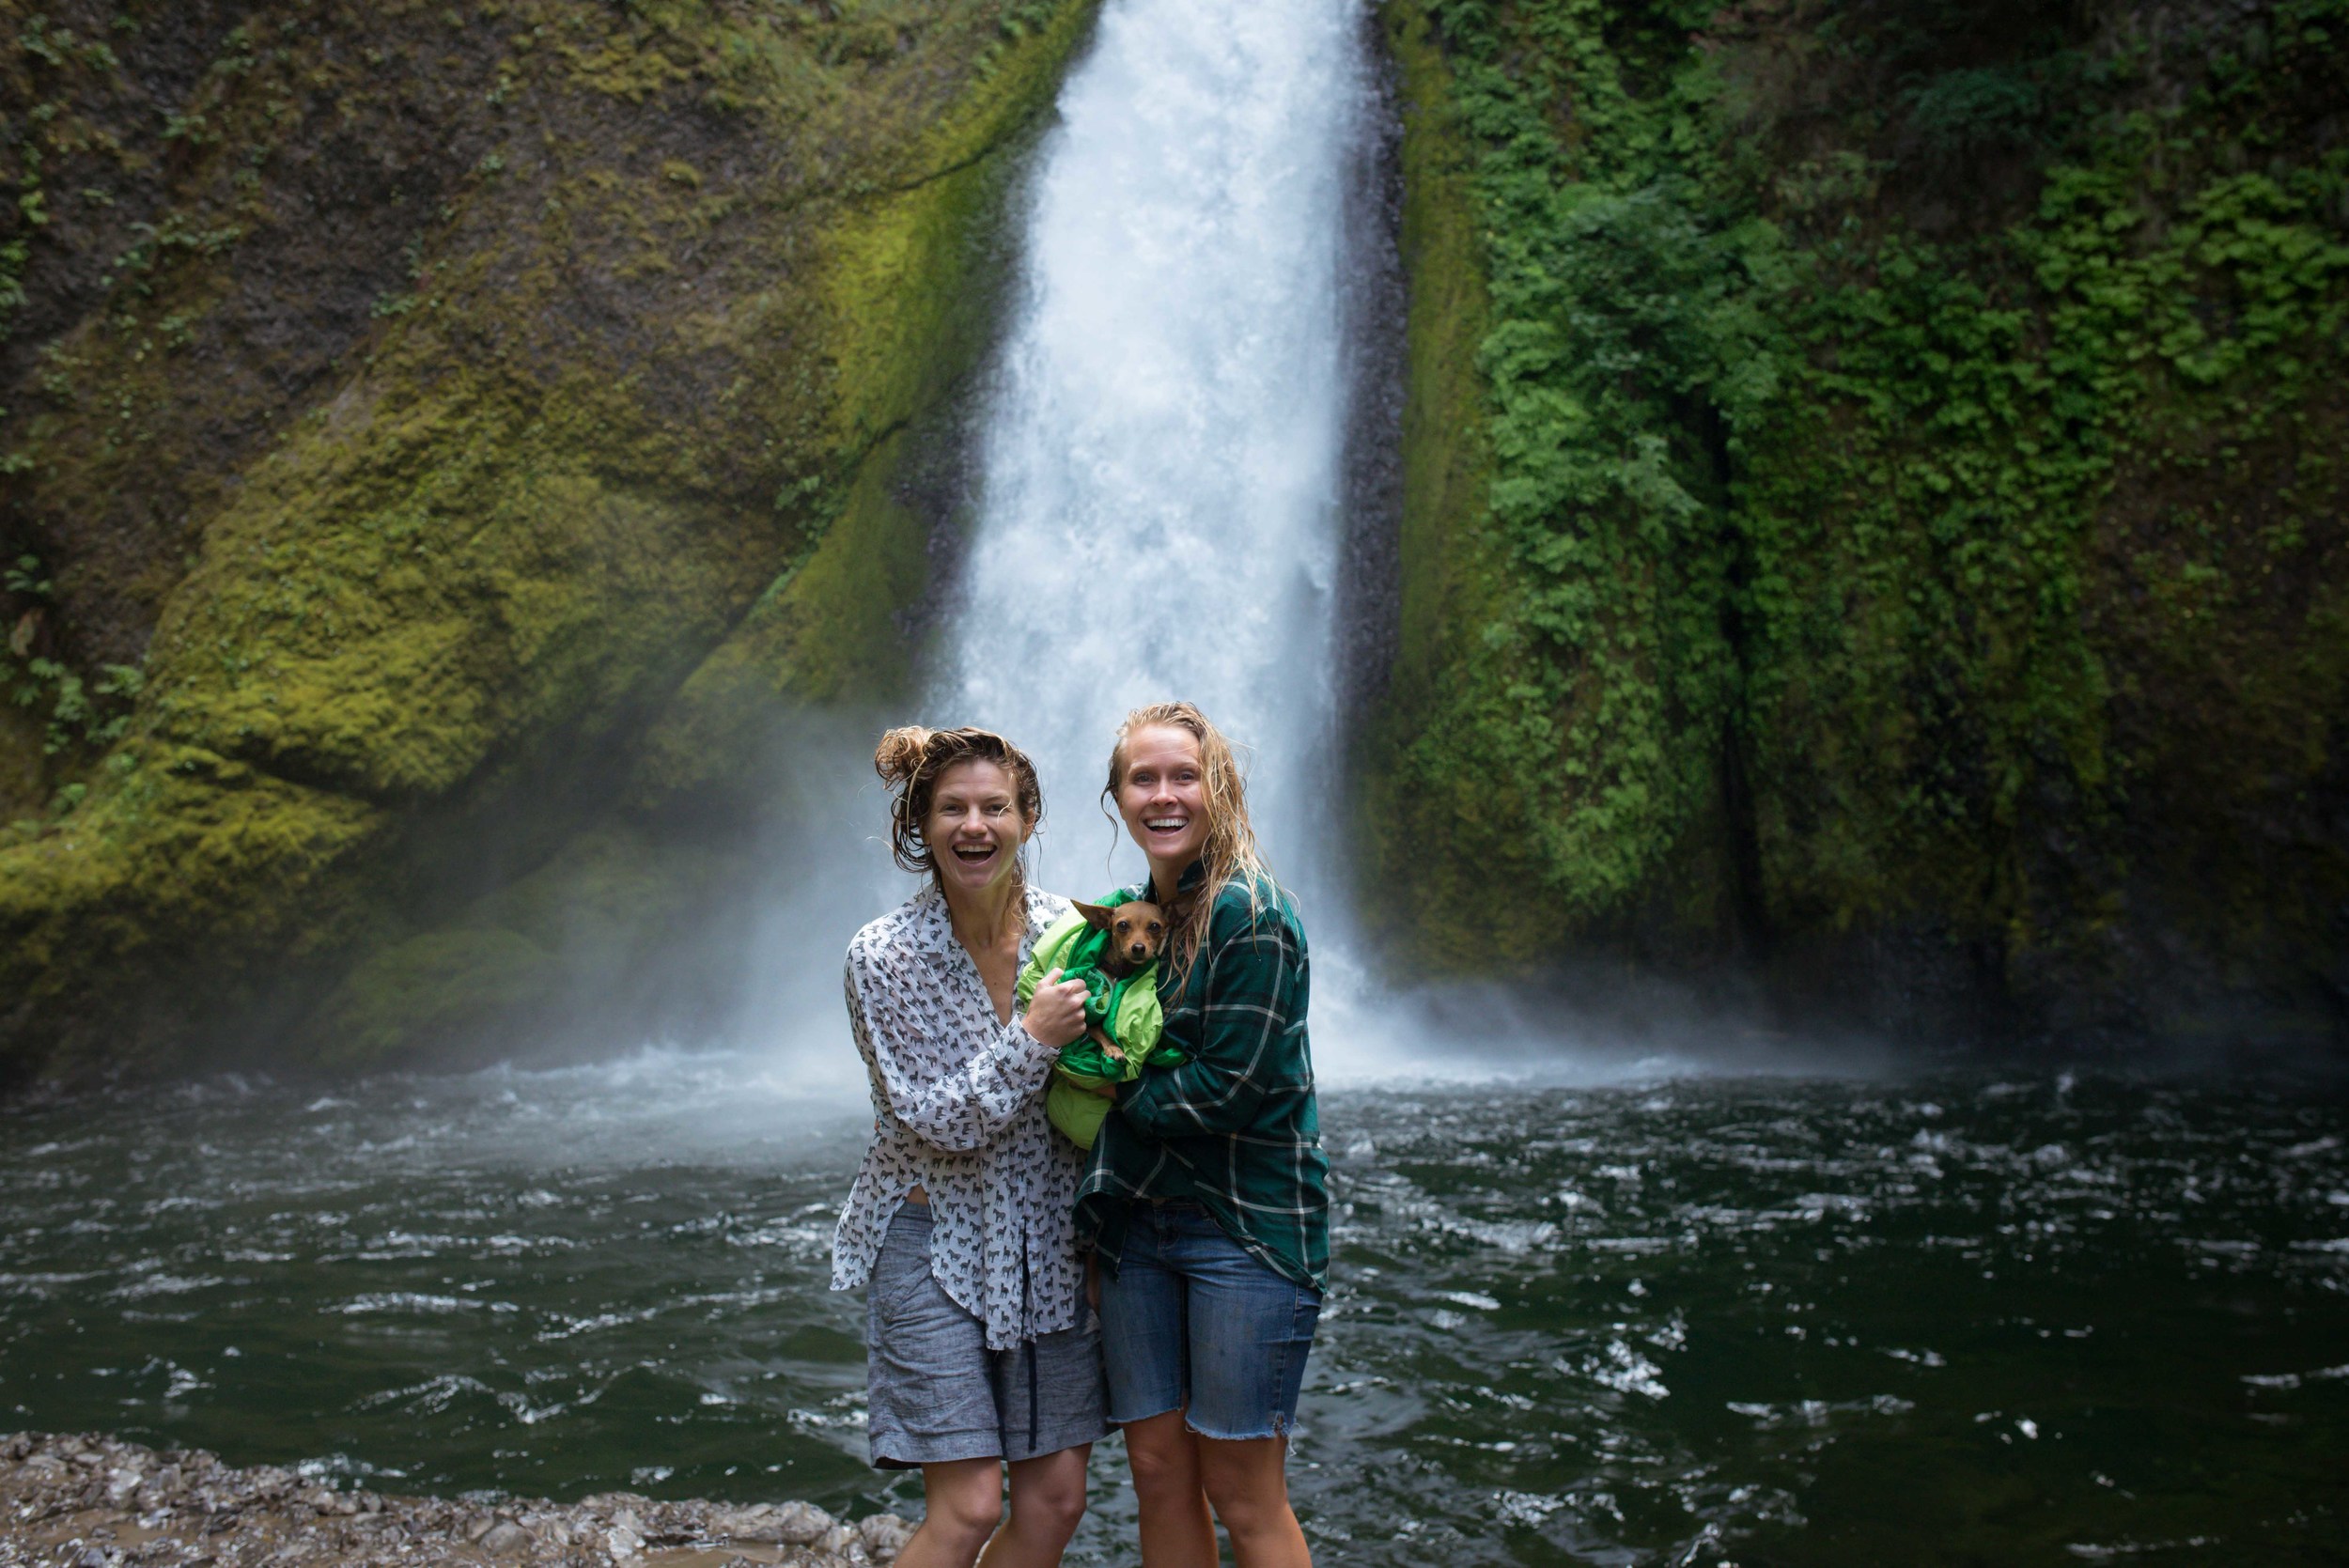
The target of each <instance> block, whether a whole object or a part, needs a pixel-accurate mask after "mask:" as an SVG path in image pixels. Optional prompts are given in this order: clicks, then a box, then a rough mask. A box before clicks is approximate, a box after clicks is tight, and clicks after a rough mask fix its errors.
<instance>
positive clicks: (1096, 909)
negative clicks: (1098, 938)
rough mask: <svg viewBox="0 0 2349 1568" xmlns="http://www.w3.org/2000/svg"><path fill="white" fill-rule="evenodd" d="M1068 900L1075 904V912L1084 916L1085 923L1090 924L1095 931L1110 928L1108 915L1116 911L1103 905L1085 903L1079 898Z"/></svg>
mask: <svg viewBox="0 0 2349 1568" xmlns="http://www.w3.org/2000/svg"><path fill="white" fill-rule="evenodd" d="M1069 902H1070V903H1071V904H1074V905H1076V907H1077V912H1078V913H1079V914H1081V915H1082V916H1084V917H1085V922H1086V924H1089V925H1091V926H1092V927H1093V928H1094V929H1095V930H1096V931H1106V930H1108V929H1109V928H1110V917H1111V916H1112V915H1113V914H1114V913H1116V911H1115V910H1113V909H1111V908H1107V907H1106V906H1104V905H1100V904H1087V903H1085V902H1083V901H1082V900H1081V899H1074V898H1072V899H1070V900H1069Z"/></svg>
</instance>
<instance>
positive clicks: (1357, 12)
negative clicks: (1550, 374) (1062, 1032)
mask: <svg viewBox="0 0 2349 1568" xmlns="http://www.w3.org/2000/svg"><path fill="white" fill-rule="evenodd" d="M1365 5H1366V0H1107V3H1106V4H1105V6H1104V7H1103V8H1102V12H1101V18H1100V23H1099V28H1098V31H1097V37H1096V39H1095V40H1094V44H1093V47H1092V48H1091V49H1090V51H1089V52H1088V53H1087V54H1086V55H1085V57H1084V58H1083V59H1082V60H1081V62H1080V63H1079V64H1078V65H1077V67H1076V68H1075V69H1074V70H1073V71H1072V72H1071V74H1070V75H1069V77H1068V80H1067V81H1066V84H1065V85H1064V86H1063V88H1062V92H1061V97H1060V102H1059V117H1058V123H1057V124H1056V125H1055V127H1054V128H1053V130H1052V131H1051V132H1050V134H1049V135H1048V136H1047V138H1046V139H1045V141H1044V142H1043V144H1042V145H1041V146H1040V147H1039V148H1038V149H1037V155H1036V162H1035V164H1034V168H1033V171H1032V175H1031V183H1030V186H1029V189H1028V192H1027V200H1026V203H1025V205H1024V206H1023V207H1022V209H1021V210H1020V214H1019V217H1020V222H1021V225H1022V232H1021V235H1020V240H1019V256H1020V262H1019V268H1020V271H1019V277H1018V280H1017V292H1016V294H1015V296H1014V298H1013V301H1012V304H1011V310H1010V319H1009V321H1008V323H1007V331H1006V334H1005V337H1004V339H1003V345H1002V348H1001V349H1000V351H999V354H998V356H997V361H996V364H995V366H994V371H993V377H992V380H991V381H990V382H989V383H988V385H987V386H986V387H985V388H984V389H983V391H982V406H983V408H984V410H985V423H984V426H983V429H982V431H981V435H980V442H979V451H978V459H979V461H978V474H977V485H978V503H979V505H978V517H977V521H976V524H975V527H974V531H973V535H972V539H971V542H970V547H969V553H968V557H967V560H966V561H965V562H964V564H963V567H962V570H961V572H960V573H959V582H958V589H957V597H956V598H955V600H954V602H953V605H952V609H951V617H950V621H949V624H948V626H947V627H946V629H945V631H944V634H943V635H942V636H941V639H940V642H939V644H938V645H937V647H936V649H935V652H934V654H933V658H932V663H931V667H930V670H929V673H928V679H927V686H926V693H925V697H924V701H923V704H922V707H921V711H920V713H919V714H918V715H912V714H909V715H906V716H905V717H907V718H913V717H919V718H920V719H921V720H922V721H923V722H928V723H933V724H960V723H975V724H982V725H986V726H987V727H988V728H991V729H997V730H1001V731H1002V732H1003V733H1004V734H1006V735H1008V736H1010V737H1012V738H1013V739H1014V740H1015V741H1017V742H1018V743H1019V745H1021V746H1022V747H1024V748H1025V749H1026V750H1027V751H1028V752H1029V753H1030V754H1032V755H1033V756H1034V758H1035V760H1036V764H1037V767H1038V768H1039V770H1040V771H1041V773H1042V775H1043V784H1044V798H1045V803H1046V813H1045V829H1044V832H1043V833H1042V835H1041V837H1040V839H1039V842H1038V845H1037V847H1036V862H1035V875H1036V877H1037V879H1038V880H1039V882H1040V883H1041V885H1043V886H1045V887H1049V888H1051V889H1053V890H1054V891H1056V892H1061V893H1073V894H1076V895H1078V896H1085V895H1088V894H1093V893H1098V892H1101V891H1103V890H1105V889H1107V888H1108V887H1109V886H1111V885H1112V883H1113V882H1115V881H1120V880H1126V879H1128V878H1130V877H1133V876H1135V875H1138V874H1139V872H1140V870H1141V866H1142V862H1141V857H1140V854H1139V852H1138V851H1136V850H1135V849H1134V848H1133V846H1131V845H1130V844H1128V842H1127V840H1126V837H1125V834H1124V831H1123V830H1122V829H1120V828H1116V827H1113V826H1112V824H1111V823H1110V822H1109V821H1108V820H1107V819H1106V818H1105V817H1104V816H1103V815H1101V814H1100V812H1099V811H1098V810H1097V805H1096V801H1097V797H1098V795H1099V792H1100V789H1101V785H1102V783H1103V780H1104V777H1105V774H1106V771H1107V764H1108V758H1109V750H1110V745H1111V741H1112V737H1113V735H1114V733H1115V730H1116V726H1117V722H1118V721H1119V720H1120V719H1121V718H1122V717H1123V716H1124V715H1125V714H1126V712H1127V711H1128V709H1130V708H1132V707H1134V706H1138V705H1140V704H1143V703H1146V702H1152V701H1158V700H1161V699H1166V698H1172V697H1184V698H1189V699H1190V700H1191V701H1193V702H1195V703H1197V704H1198V705H1199V706H1201V707H1202V708H1204V709H1205V710H1206V712H1207V713H1208V714H1209V715H1210V716H1211V717H1212V718H1213V719H1214V720H1215V721H1216V722H1217V723H1218V724H1219V725H1220V726H1221V727H1222V728H1223V730H1224V731H1225V732H1226V733H1227V734H1228V735H1229V736H1231V737H1232V738H1233V739H1234V740H1235V741H1237V742H1238V743H1239V744H1240V745H1241V746H1242V747H1243V748H1244V749H1245V751H1246V753H1248V756H1249V759H1250V762H1251V768H1250V775H1249V786H1248V787H1249V799H1250V804H1251V809H1252V815H1253V816H1254V818H1255V822H1256V827H1257V831H1258V834H1259V837H1260V838H1261V839H1262V841H1263V844H1264V846H1265V850H1266V854H1267V858H1268V860H1269V862H1271V865H1272V868H1273V870H1274V872H1275V874H1276V875H1277V876H1279V877H1280V878H1281V880H1282V881H1283V883H1284V884H1286V885H1287V886H1288V887H1289V888H1290V889H1291V890H1292V891H1294V892H1296V893H1298V894H1299V902H1300V906H1301V908H1302V912H1303V915H1304V918H1305V924H1306V927H1307V930H1308V932H1309V933H1310V935H1311V940H1312V949H1313V955H1314V977H1313V1001H1312V1009H1313V1030H1314V1051H1315V1063H1316V1068H1317V1070H1318V1071H1319V1072H1320V1073H1321V1074H1322V1076H1323V1077H1324V1078H1325V1079H1338V1080H1340V1081H1343V1080H1345V1079H1362V1078H1365V1077H1383V1076H1387V1075H1390V1074H1403V1075H1410V1076H1421V1075H1435V1076H1439V1077H1447V1078H1453V1077H1460V1076H1464V1075H1465V1076H1477V1075H1481V1074H1487V1073H1492V1072H1501V1073H1508V1074H1513V1075H1514V1074H1519V1073H1523V1072H1527V1071H1529V1070H1530V1071H1534V1072H1538V1073H1541V1074H1543V1075H1547V1076H1557V1075H1559V1074H1561V1073H1563V1074H1566V1075H1569V1076H1576V1077H1585V1078H1607V1077H1613V1076H1619V1075H1621V1074H1624V1073H1633V1074H1641V1073H1650V1072H1657V1071H1669V1070H1673V1069H1675V1068H1685V1067H1687V1066H1688V1065H1690V1064H1692V1063H1691V1060H1690V1059H1689V1058H1688V1057H1687V1056H1686V1055H1684V1054H1683V1051H1682V1049H1681V1046H1682V1044H1683V1043H1684V1042H1688V1041H1690V1040H1691V1039H1692V1031H1691V1030H1690V1029H1688V1028H1687V1027H1684V1026H1683V1025H1681V1024H1679V1023H1677V1022H1675V1021H1674V1020H1672V1018H1670V1017H1663V1018H1652V1019H1651V1020H1649V1022H1648V1023H1647V1024H1646V1025H1644V1026H1642V1027H1637V1028H1630V1029H1623V1028H1618V1027H1616V1026H1614V1025H1612V1024H1609V1023H1605V1022H1601V1023H1599V1024H1598V1025H1597V1026H1596V1028H1595V1029H1594V1028H1590V1027H1586V1026H1585V1025H1584V1023H1582V1022H1580V1021H1578V1020H1577V1019H1575V1018H1572V1017H1567V1016H1566V1012H1567V1009H1566V1006H1565V1004H1563V1002H1562V1001H1560V1000H1558V999H1557V998H1554V997H1552V998H1543V997H1537V996H1533V995H1531V994H1527V993H1521V992H1518V991H1517V990H1514V989H1511V988H1509V987H1505V986H1469V987H1453V988H1450V989H1447V990H1443V991H1427V990H1422V991H1415V992H1410V993H1406V994H1402V995H1397V994H1395V993H1392V992H1390V991H1388V990H1385V989H1384V988H1382V987H1381V986H1378V985H1377V983H1376V982H1375V981H1373V980H1372V979H1370V978H1369V977H1368V976H1367V975H1366V974H1365V973H1364V972H1363V970H1362V966H1361V964H1360V962H1359V961H1358V959H1357V957H1356V952H1355V944H1353V943H1352V942H1351V941H1349V940H1348V939H1347V938H1348V931H1347V925H1348V922H1347V919H1346V913H1347V910H1346V904H1347V900H1346V887H1345V884H1344V881H1343V878H1342V877H1340V876H1338V875H1337V873H1338V872H1339V871H1340V870H1341V869H1342V867H1341V866H1340V864H1339V857H1340V856H1341V855H1342V853H1343V845H1342V843H1341V842H1340V840H1339V837H1338V833H1337V831H1336V830H1337V828H1338V825H1339V822H1338V819H1339V808H1338V806H1337V804H1336V802H1337V801H1338V800H1340V799H1341V798H1342V797H1343V794H1344V791H1342V790H1340V789H1337V788H1334V787H1331V786H1332V785H1333V784H1336V783H1337V782H1338V781H1335V780H1333V779H1331V778H1330V776H1329V774H1328V772H1327V771H1326V769H1327V766H1328V764H1329V762H1330V759H1331V758H1333V757H1334V756H1336V755H1337V754H1338V747H1337V744H1336V742H1337V739H1338V737H1337V735H1336V728H1337V722H1338V713H1337V704H1336V691H1337V689H1338V686H1339V682H1338V681H1337V679H1336V675H1337V671H1336V669H1335V664H1336V660H1337V658H1338V655H1339V647H1340V638H1339V635H1338V629H1339V628H1338V616H1339V613H1340V609H1341V606H1340V605H1339V604H1338V602H1337V587H1338V581H1337V580H1338V565H1339V559H1340V549H1339V543H1340V540H1341V538H1342V537H1343V536H1344V533H1345V529H1346V523H1347V521H1348V520H1347V519H1346V517H1345V516H1344V498H1345V494H1346V489H1345V482H1344V481H1345V474H1344V473H1343V472H1342V470H1343V466H1344V453H1345V443H1346V433H1347V432H1346V423H1347V420H1348V418H1349V415H1350V412H1351V411H1352V408H1353V406H1354V405H1353V402H1352V396H1353V391H1354V389H1353V388H1352V387H1350V386H1349V385H1348V384H1347V383H1348V379H1349V374H1350V368H1349V367H1350V366H1351V365H1352V364H1353V363H1354V362H1355V356H1354V354H1353V351H1352V350H1353V347H1354V346H1353V345H1352V344H1351V343H1350V342H1349V334H1355V333H1357V332H1358V331H1359V330H1360V328H1361V322H1360V321H1359V320H1358V319H1350V318H1349V303H1350V300H1351V299H1352V298H1356V297H1359V291H1354V292H1352V293H1350V291H1349V288H1348V284H1349V281H1350V279H1349V274H1348V272H1347V268H1348V266H1349V265H1350V264H1352V263H1353V262H1354V261H1357V260H1359V258H1361V257H1362V256H1368V255H1371V254H1372V253H1373V250H1374V248H1375V247H1376V246H1377V245H1378V244H1379V243H1381V242H1382V240H1383V236H1381V235H1378V234H1376V233H1349V232H1348V230H1349V225H1355V224H1358V223H1361V221H1363V219H1364V218H1365V216H1366V210H1365V208H1364V205H1363V204H1362V203H1361V202H1360V201H1359V199H1349V198H1353V197H1358V196H1359V188H1358V187H1356V186H1355V185H1354V184H1353V183H1352V182H1353V181H1354V180H1355V179H1356V178H1357V177H1358V175H1359V173H1360V171H1361V168H1362V167H1363V162H1362V154H1363V150H1364V147H1365V145H1366V138H1368V137H1370V136H1372V135H1374V134H1375V133H1376V132H1377V123H1376V116H1377V113H1378V101H1377V94H1376V93H1375V91H1374V87H1373V77H1372V74H1371V70H1370V66H1369V63H1368V61H1367V60H1366V58H1365V56H1364V50H1365V43H1366V39H1365V31H1366V30H1365V28H1364V25H1363V23H1364V8H1365ZM811 722H812V721H811ZM867 722H868V720H867V718H866V717H865V716H860V717H859V719H858V721H857V722H852V723H848V725H847V726H846V727H847V729H848V730H849V731H853V733H844V734H843V735H841V736H835V737H831V738H830V740H829V741H828V740H827V738H826V737H825V736H824V735H822V734H820V733H817V730H811V731H810V732H809V733H807V734H804V735H802V736H801V737H800V739H801V742H802V744H801V747H800V748H799V754H800V755H801V759H802V761H803V764H804V766H805V768H806V771H807V773H808V776H807V777H804V778H795V779H793V780H789V781H785V783H786V784H788V785H789V786H790V787H789V788H787V789H786V794H787V795H788V796H789V797H790V799H791V800H792V805H793V811H792V817H793V821H794V823H795V824H796V825H797V827H796V830H795V831H794V834H793V836H792V839H791V843H790V844H789V846H787V848H786V850H785V852H782V853H779V854H778V855H777V856H776V861H777V863H778V865H779V866H787V868H788V877H789V879H790V880H789V886H788V890H787V892H786V893H785V895H784V896H782V897H780V898H778V899H777V900H776V901H775V902H774V903H773V904H772V905H771V906H770V908H767V909H766V910H765V911H764V913H763V916H762V920H761V926H760V929H759V930H758V931H756V932H754V936H753V940H752V942H751V944H750V947H751V951H752V953H753V955H754V960H753V962H754V973H753V974H752V976H751V977H750V981H751V984H750V993H751V995H750V1000H749V1003H748V1007H747V1010H746V1013H747V1017H749V1019H750V1020H751V1022H750V1023H749V1025H748V1032H749V1033H750V1034H751V1035H752V1036H753V1037H754V1038H766V1039H773V1040H777V1041H780V1042H783V1043H784V1046H785V1048H786V1051H787V1052H788V1053H789V1054H790V1056H791V1057H792V1059H793V1062H794V1065H793V1066H792V1068H791V1070H790V1072H789V1073H788V1074H787V1075H786V1076H787V1078H788V1080H789V1081H791V1082H793V1083H794V1084H799V1085H806V1086H813V1085H816V1084H818V1083H822V1084H825V1085H828V1086H830V1087H832V1088H836V1089H839V1090H840V1091H842V1092H843V1093H848V1092H851V1091H853V1090H854V1088H855V1086H856V1085H857V1083H858V1082H859V1081H860V1077H859V1075H858V1073H857V1071H856V1064H855V1061H854V1058H853V1056H852V1054H851V1053H849V1052H848V1050H847V1049H846V1047H845V1043H844V1041H843V1039H842V1037H841V1036H842V1031H841V1027H840V1014H839V1005H840V1004H839V1001H838V996H839V989H838V986H839V968H838V964H839V960H838V956H837V955H838V954H839V951H840V947H841V944H843V943H845V942H846V941H847V939H848V936H849V934H850V933H851V932H853V931H854V930H855V928H856V926H857V925H858V924H861V923H862V922H863V921H864V920H867V919H870V918H871V917H872V916H874V915H876V914H879V913H880V912H881V911H882V910H883V909H885V908H888V906H889V904H890V903H892V902H894V900H896V899H898V898H902V897H904V896H905V895H906V893H908V892H910V889H911V886H912V883H911V881H910V878H907V877H903V876H902V875H900V874H898V873H895V872H894V871H891V870H888V869H886V866H885V860H886V857H885V853H884V852H883V851H882V850H881V848H880V846H879V836H880V834H881V831H882V825H883V823H884V821H885V817H886V809H887V808H886V805H885V803H884V801H883V800H882V798H881V795H880V792H879V789H878V788H877V787H876V786H875V784H874V783H873V781H872V776H871V773H870V771H869V769H868V768H867V767H866V766H865V763H864V761H863V759H864V757H866V756H868V755H869V754H870V753H869V751H868V750H867V748H869V746H870V745H871V730H870V729H869V728H868V727H866V724H867ZM817 729H820V726H817ZM1595 1034H1605V1035H1609V1036H1611V1037H1612V1040H1611V1042H1610V1043H1609V1044H1605V1045H1600V1044H1598V1043H1597V1042H1596V1041H1595V1039H1594V1035H1595ZM1562 1046H1563V1047H1565V1049H1563V1050H1562V1049H1561V1047H1562Z"/></svg>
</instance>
